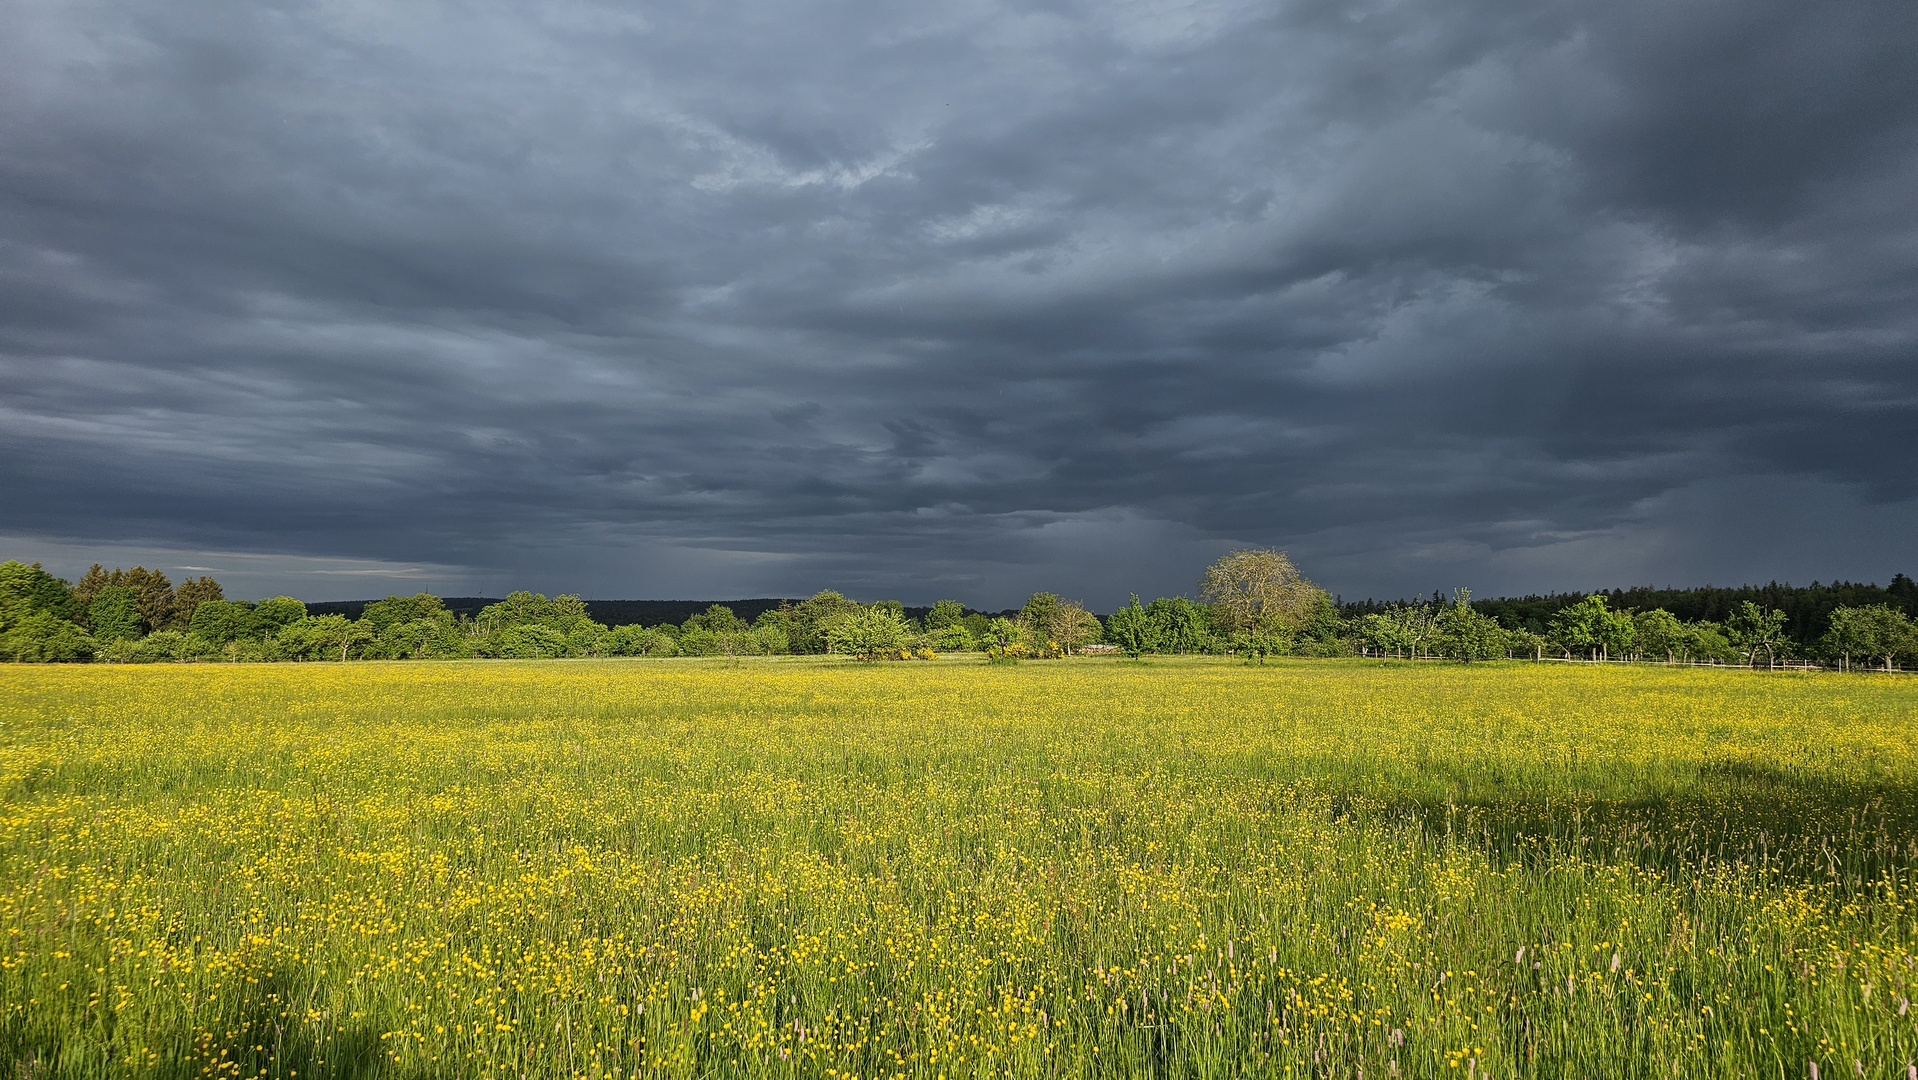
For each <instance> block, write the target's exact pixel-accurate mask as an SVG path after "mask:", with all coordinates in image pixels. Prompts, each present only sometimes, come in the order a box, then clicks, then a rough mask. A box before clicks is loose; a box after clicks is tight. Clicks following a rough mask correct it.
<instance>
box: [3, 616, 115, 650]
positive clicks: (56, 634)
mask: <svg viewBox="0 0 1918 1080" xmlns="http://www.w3.org/2000/svg"><path fill="white" fill-rule="evenodd" d="M98 648H99V644H98V643H97V642H95V641H94V640H93V636H92V635H91V634H89V633H87V632H86V631H85V630H82V629H81V628H80V626H79V624H77V623H75V622H73V621H72V620H71V619H63V618H61V617H60V616H58V615H55V614H54V613H52V612H50V611H36V612H34V613H33V614H31V615H28V616H27V617H25V618H23V619H20V620H19V621H17V622H15V623H14V624H13V625H12V626H10V627H9V628H8V629H7V631H6V632H5V633H3V634H0V658H4V659H7V660H17V661H26V662H35V661H37V662H41V663H47V662H55V663H69V662H72V661H76V660H91V659H93V654H94V652H95V651H97V650H98Z"/></svg>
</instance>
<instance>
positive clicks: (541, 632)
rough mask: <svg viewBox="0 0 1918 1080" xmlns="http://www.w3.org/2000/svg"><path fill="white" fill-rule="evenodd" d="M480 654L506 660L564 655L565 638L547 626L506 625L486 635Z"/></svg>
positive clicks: (537, 658) (534, 624) (536, 658)
mask: <svg viewBox="0 0 1918 1080" xmlns="http://www.w3.org/2000/svg"><path fill="white" fill-rule="evenodd" d="M482 655H485V656H496V657H499V658H501V659H508V660H541V659H548V658H551V657H555V656H564V655H566V638H565V637H564V636H563V635H561V634H560V632H559V631H557V630H554V629H553V628H552V627H549V626H541V625H538V624H537V623H529V624H526V625H522V626H508V627H506V628H504V629H502V630H499V631H497V632H495V633H494V634H493V635H492V636H490V637H488V638H487V639H486V641H485V644H484V645H483V647H482Z"/></svg>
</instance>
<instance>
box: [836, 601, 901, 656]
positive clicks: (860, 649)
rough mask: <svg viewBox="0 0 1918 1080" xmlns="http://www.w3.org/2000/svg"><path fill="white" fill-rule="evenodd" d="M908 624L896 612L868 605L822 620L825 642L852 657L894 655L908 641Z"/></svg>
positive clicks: (838, 651)
mask: <svg viewBox="0 0 1918 1080" xmlns="http://www.w3.org/2000/svg"><path fill="white" fill-rule="evenodd" d="M912 636H913V635H912V628H911V627H909V626H907V625H906V620H905V619H904V618H903V617H902V616H901V615H900V614H899V612H897V611H895V610H893V609H891V608H885V607H869V608H864V609H861V610H859V611H854V612H849V613H846V614H843V615H840V616H838V617H836V618H834V619H833V620H832V621H830V622H829V623H827V624H826V627H825V637H826V644H827V646H828V647H829V648H830V649H831V650H832V651H833V652H836V653H840V654H842V655H845V656H850V657H852V658H854V659H856V660H883V659H888V658H891V659H897V658H898V657H897V655H896V654H898V653H901V652H905V651H908V649H909V647H910V646H911V644H912Z"/></svg>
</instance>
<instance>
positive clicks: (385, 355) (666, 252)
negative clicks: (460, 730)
mask: <svg viewBox="0 0 1918 1080" xmlns="http://www.w3.org/2000/svg"><path fill="white" fill-rule="evenodd" d="M0 25H4V26H5V27H6V28H7V29H6V31H5V32H4V33H0V547H3V548H4V550H0V557H16V558H23V559H29V560H31V559H42V560H44V561H45V562H47V564H48V565H49V567H50V568H52V569H55V570H56V571H59V572H62V573H67V574H73V573H77V572H78V571H79V570H81V569H83V568H84V567H85V565H86V564H87V563H88V562H90V561H92V560H93V559H95V558H100V559H103V560H105V561H107V562H108V563H109V565H112V564H114V563H115V562H116V561H118V562H119V563H120V564H122V565H128V564H131V563H132V562H134V561H145V562H146V563H147V564H148V565H155V564H158V565H160V566H162V567H163V568H166V569H167V570H168V571H169V573H172V574H174V575H175V577H176V578H177V577H179V576H184V575H185V574H187V573H200V572H211V573H213V574H214V576H216V577H220V578H221V579H222V580H223V581H226V582H227V583H228V584H229V586H231V589H230V591H231V592H233V593H235V594H237V595H240V596H253V595H261V594H267V593H271V592H277V591H282V590H284V591H289V592H292V593H293V594H294V595H298V596H301V597H303V598H306V599H312V600H318V599H332V598H346V597H362V596H369V595H383V594H385V593H386V592H389V591H395V590H399V591H408V592H410V591H414V590H415V589H419V588H430V589H433V590H436V591H440V592H443V593H473V592H481V593H492V594H498V593H499V592H501V591H503V590H505V589H508V588H513V587H530V588H535V589H540V590H544V591H549V592H551V591H577V592H581V593H584V594H586V595H587V596H589V597H602V598H612V597H660V598H667V597H672V598H681V597H684V598H705V597H733V596H761V595H805V594H808V593H810V592H812V591H814V590H816V589H819V588H823V587H836V588H839V589H841V590H843V591H845V592H847V593H848V594H850V595H853V596H855V597H860V598H866V599H871V598H877V597H882V596H891V597H899V598H901V599H904V600H906V601H908V602H929V601H930V600H932V599H935V598H938V597H941V596H953V597H957V598H959V599H962V600H964V601H966V602H968V603H971V604H974V605H979V606H991V607H998V606H1004V605H1009V604H1013V603H1016V602H1017V601H1018V600H1019V599H1020V598H1021V597H1022V596H1023V595H1024V594H1025V593H1027V592H1029V591H1031V590H1034V589H1039V588H1048V589H1053V590H1055V591H1058V592H1061V593H1064V594H1066V595H1068V596H1073V597H1077V598H1079V599H1083V600H1086V601H1088V602H1090V603H1092V604H1093V605H1094V606H1096V607H1099V608H1101V609H1103V608H1106V607H1109V606H1111V605H1113V604H1115V603H1119V602H1122V601H1123V600H1124V597H1125V595H1126V593H1128V592H1133V591H1136V592H1139V593H1141V594H1142V595H1144V596H1146V597H1148V598H1150V597H1151V596H1153V595H1157V594H1164V593H1174V592H1185V591H1188V590H1190V589H1191V587H1192V583H1193V581H1194V579H1195V578H1196V577H1197V575H1198V572H1199V570H1200V569H1201V567H1202V566H1203V565H1204V564H1205V563H1206V562H1207V561H1209V560H1210V559H1211V558H1213V557H1216V556H1217V555H1218V554H1220V553H1222V552H1224V551H1226V550H1229V549H1231V548H1232V547H1235V546H1242V545H1272V546H1278V547H1283V548H1286V549H1288V550H1290V551H1291V552H1292V553H1293V555H1294V557H1295V558H1296V559H1297V561H1298V562H1299V563H1300V564H1301V565H1302V566H1303V567H1304V568H1305V570H1306V571H1307V573H1308V574H1309V575H1310V576H1312V577H1314V578H1315V579H1316V580H1319V581H1320V582H1322V583H1323V584H1325V585H1326V586H1328V587H1329V588H1331V589H1333V590H1334V591H1336V592H1339V593H1341V594H1343V595H1344V596H1345V597H1347V598H1348V599H1351V598H1356V597H1359V596H1364V595H1373V596H1381V597H1383V596H1399V595H1404V594H1407V593H1413V592H1429V591H1431V590H1432V589H1434V588H1447V589H1449V588H1452V587H1454V586H1457V585H1466V586H1470V587H1472V588H1473V589H1474V590H1475V591H1476V592H1478V593H1480V594H1481V595H1486V594H1496V593H1509V592H1522V591H1533V590H1551V589H1574V588H1588V587H1604V586H1612V585H1623V584H1631V583H1646V582H1651V583H1658V584H1666V583H1672V584H1702V583H1705V582H1715V583H1720V584H1726V583H1738V582H1744V581H1751V580H1758V581H1763V580H1769V579H1772V578H1778V579H1789V580H1794V581H1800V582H1804V581H1809V580H1811V579H1813V578H1819V579H1826V580H1829V579H1831V578H1833V577H1838V576H1844V577H1850V578H1854V579H1866V580H1870V579H1875V580H1878V581H1881V582H1882V581H1884V580H1886V579H1888V578H1889V577H1890V575H1891V574H1892V573H1893V572H1894V571H1899V570H1905V571H1914V570H1918V539H1915V538H1918V529H1915V527H1918V4H1914V3H1912V2H1911V0H1882V2H1878V0H1861V2H1853V0H1834V2H1832V3H1819V4H1807V3H1804V2H1802V0H1745V2H1730V3H1728V2H1717V0H1685V2H1680V3H1673V2H1671V0H1604V2H1598V0H1594V2H1590V3H1551V2H1544V3H1539V2H1513V0H1503V2H1493V0H1455V2H1449V3H1436V2H1435V3H1409V2H1408V3H1344V4H1333V3H1321V2H1281V3H1254V4H1239V3H1231V2H1212V0H1193V2H1158V0H1130V2H1128V0H1117V2H1115V0H1100V2H1096V3H1072V2H1059V3H1035V4H1029V5H1001V4H995V3H990V2H972V0H937V2H934V3H912V2H898V0H890V2H885V3H850V2H847V3H813V4H799V3H790V2H779V0H701V2H698V3H677V2H673V0H665V2H659V3H651V4H644V5H641V4H606V5H599V4H593V3H578V2H573V0H543V2H541V3H537V4H534V3H520V4H487V3H483V2H482V3H473V4H462V5H454V4H444V5H440V4H430V3H385V2H380V3H374V2H364V0H340V2H334V3H302V2H298V0H292V2H285V3H257V2H247V3H237V2H221V0H211V2H209V0H194V2H184V0H145V2H141V3H133V2H129V0H59V2H54V0H0Z"/></svg>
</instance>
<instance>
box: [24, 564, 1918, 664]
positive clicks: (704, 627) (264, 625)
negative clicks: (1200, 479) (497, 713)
mask: <svg viewBox="0 0 1918 1080" xmlns="http://www.w3.org/2000/svg"><path fill="white" fill-rule="evenodd" d="M1769 588H1770V589H1772V590H1773V591H1774V592H1773V594H1774V595H1779V590H1789V589H1790V587H1789V586H1771V587H1769ZM1821 590H1822V591H1821ZM1869 590H1876V591H1875V592H1873V591H1869ZM1197 592H1198V598H1197V599H1196V600H1195V599H1192V598H1189V597H1185V596H1169V597H1159V598H1157V599H1154V600H1152V601H1151V602H1150V603H1141V602H1140V600H1139V598H1138V597H1137V596H1133V597H1132V598H1131V600H1130V602H1129V603H1128V604H1126V606H1124V607H1121V608H1119V609H1118V610H1117V611H1114V612H1112V613H1110V614H1108V615H1106V616H1105V617H1104V618H1103V619H1101V618H1100V617H1098V616H1097V615H1095V614H1093V613H1092V612H1091V611H1089V610H1087V609H1086V607H1085V606H1084V605H1082V604H1079V603H1076V602H1073V601H1071V600H1067V599H1064V598H1062V597H1060V596H1058V595H1057V594H1054V593H1050V592H1041V593H1035V594H1034V595H1033V596H1031V597H1030V598H1029V599H1028V600H1027V601H1026V603H1025V604H1024V605H1023V606H1022V607H1021V608H1020V609H1018V611H1017V612H1016V613H1011V614H1006V615H996V616H995V615H988V614H985V613H981V612H977V611H972V610H970V609H968V608H966V607H965V606H964V605H962V604H961V603H960V602H959V601H957V600H941V601H939V602H938V603H936V604H934V605H932V607H931V608H930V609H920V610H923V611H924V614H923V615H920V616H919V617H916V618H915V617H911V616H909V615H908V613H907V611H906V609H905V607H904V606H903V605H901V604H900V603H899V602H898V601H894V600H881V601H877V602H873V603H859V602H857V601H854V600H851V599H849V598H847V597H846V596H844V595H842V594H840V593H838V592H834V591H832V590H824V591H821V592H819V593H816V594H814V595H813V596H811V597H809V598H807V599H805V600H800V601H786V602H781V603H780V604H779V606H778V607H776V608H772V609H769V610H766V611H763V612H761V613H760V614H759V615H758V616H757V617H756V618H754V619H752V620H751V621H750V622H749V621H747V620H745V619H742V618H740V617H739V616H737V615H736V614H734V612H733V610H732V609H731V608H728V607H726V606H724V605H721V604H714V605H712V606H710V607H708V608H707V609H706V610H704V611H701V612H698V613H696V614H694V615H692V616H691V617H689V618H687V619H685V620H684V621H682V622H677V623H674V622H662V623H659V624H657V625H653V626H644V625H640V624H638V623H632V624H623V625H614V626H608V625H606V624H604V623H600V622H597V621H595V620H594V619H593V618H592V617H591V615H590V613H589V612H588V610H587V607H586V604H585V602H584V601H582V600H581V599H580V598H579V597H578V596H571V595H561V596H554V597H550V598H549V597H547V596H544V595H542V594H538V593H532V592H514V593H512V594H510V595H509V596H507V597H506V598H505V599H503V600H500V601H498V602H497V603H493V604H490V605H488V606H486V607H484V608H481V609H480V610H479V611H478V613H477V614H472V615H467V614H456V613H454V612H452V611H449V610H448V609H447V607H446V605H445V603H444V602H443V601H442V600H441V598H439V597H437V596H434V595H431V594H429V593H418V594H415V595H413V596H389V597H386V598H385V599H383V600H377V601H373V602H371V603H368V604H366V605H365V606H364V607H363V608H362V609H361V611H360V614H359V617H358V618H351V619H349V618H347V617H346V616H345V615H341V614H332V613H328V614H315V613H310V612H308V610H307V607H306V605H305V604H304V603H302V602H301V601H299V600H296V599H294V598H292V597H289V596H277V597H272V598H269V599H265V600H260V601H258V602H255V603H249V602H245V601H238V600H229V599H227V598H226V596H225V592H224V590H223V589H222V587H221V586H220V584H219V583H218V582H217V581H215V580H213V579H212V578H210V577H198V578H190V579H188V580H186V581H183V582H181V583H180V584H179V585H177V586H176V585H174V584H173V583H172V582H171V581H170V580H169V579H168V578H167V576H166V575H165V574H163V573H161V572H159V571H157V570H149V569H146V568H144V567H139V566H136V567H133V568H132V569H130V570H121V569H115V570H111V571H109V570H106V569H104V568H102V567H101V566H99V565H98V564H96V565H94V566H93V567H92V568H91V569H89V570H88V571H87V573H86V574H85V575H84V576H83V577H82V578H81V579H80V581H79V582H78V583H73V584H69V583H68V582H66V581H65V580H62V579H60V578H57V577H54V576H53V575H52V574H49V573H47V572H46V571H45V570H43V569H41V567H40V566H39V564H37V563H36V564H33V565H31V566H29V565H26V564H23V563H19V562H6V563H0V658H4V659H7V660H14V661H87V660H98V661H107V662H120V663H138V662H156V661H190V660H234V661H275V660H281V661H319V660H332V661H347V660H377V659H464V658H474V657H497V658H522V659H536V658H558V657H617V656H650V657H669V656H768V655H791V654H797V655H805V654H826V653H834V654H840V655H845V656H851V657H855V658H859V659H864V660H881V659H894V660H912V659H930V658H932V657H934V656H936V655H938V654H939V653H951V652H977V653H982V654H984V655H985V657H986V658H987V659H989V660H993V661H999V662H1014V661H1018V660H1022V659H1034V660H1039V659H1051V658H1057V657H1062V656H1066V655H1069V654H1073V653H1098V652H1105V653H1121V654H1124V655H1128V656H1135V657H1136V656H1144V655H1147V654H1214V655H1232V656H1237V657H1241V658H1244V659H1246V660H1248V661H1253V662H1259V661H1263V660H1264V659H1265V658H1266V657H1270V656H1309V657H1310V656H1316V657H1336V656H1365V657H1377V658H1380V659H1393V658H1396V659H1408V660H1413V659H1444V660H1457V661H1480V660H1496V659H1506V658H1521V659H1530V660H1535V661H1537V660H1544V659H1547V658H1554V659H1582V660H1592V661H1629V662H1661V663H1706V664H1744V665H1762V666H1775V665H1777V664H1779V663H1781V662H1787V661H1792V660H1811V661H1818V662H1821V663H1827V664H1830V665H1831V666H1834V667H1838V668H1843V669H1850V668H1858V667H1869V668H1874V669H1878V670H1886V671H1889V670H1894V669H1896V668H1898V667H1899V666H1900V665H1909V664H1911V663H1912V662H1913V661H1914V660H1918V630H1914V626H1913V622H1912V619H1911V613H1910V609H1909V608H1908V607H1906V606H1905V600H1906V599H1907V597H1908V598H1909V600H1910V602H1911V603H1912V605H1913V606H1918V589H1914V588H1913V587H1912V583H1911V580H1910V579H1909V578H1907V577H1905V576H1904V575H1902V574H1900V575H1898V576H1897V577H1896V578H1894V579H1893V583H1892V586H1891V587H1890V588H1889V589H1885V590H1879V589H1878V588H1877V587H1876V586H1852V585H1845V586H1815V587H1813V589H1811V590H1799V591H1798V592H1797V593H1795V594H1785V595H1786V596H1787V598H1788V599H1790V600H1792V601H1793V602H1794V604H1795V606H1773V605H1768V604H1764V603H1761V602H1760V601H1759V600H1757V599H1752V598H1750V597H1747V598H1744V599H1738V600H1736V601H1732V602H1730V603H1729V604H1727V605H1726V606H1723V607H1712V606H1710V605H1711V604H1715V603H1717V602H1718V601H1719V600H1721V599H1722V595H1721V594H1723V593H1732V594H1734V595H1736V593H1737V590H1690V591H1679V590H1671V591H1668V592H1667V594H1666V595H1668V596H1671V597H1675V598H1676V600H1675V601H1674V603H1673V604H1672V607H1671V608H1668V607H1665V606H1655V605H1649V604H1646V605H1638V606H1632V605H1629V604H1628V603H1622V602H1620V600H1619V597H1620V596H1621V595H1623V596H1625V597H1626V598H1627V600H1630V599H1635V598H1638V597H1639V596H1642V595H1643V593H1641V592H1640V591H1629V592H1626V593H1623V594H1621V593H1619V592H1610V593H1593V594H1590V595H1567V596H1560V597H1555V598H1552V600H1553V601H1555V602H1556V606H1555V607H1552V609H1551V610H1550V611H1546V610H1544V606H1543V605H1542V604H1541V603H1540V600H1541V598H1538V597H1525V598H1522V599H1519V600H1508V599H1498V600H1473V599H1472V597H1471V595H1470V592H1469V591H1468V590H1465V589H1459V590H1457V591H1455V592H1454V593H1453V594H1452V595H1451V596H1449V597H1447V596H1444V595H1442V594H1434V595H1433V596H1432V597H1431V598H1430V599H1426V600H1416V601H1410V602H1404V601H1401V602H1397V603H1390V604H1379V603H1374V602H1370V601H1367V602H1364V603H1361V604H1347V605H1341V604H1339V603H1337V602H1336V601H1335V600H1334V599H1333V598H1332V597H1331V596H1330V595H1329V594H1328V593H1327V592H1326V591H1325V590H1324V589H1322V588H1320V587H1318V586H1317V585H1315V584H1313V583H1312V582H1311V581H1309V580H1307V579H1306V578H1305V577H1304V576H1303V575H1302V574H1300V572H1299V571H1298V568H1297V567H1295V566H1294V565H1293V564H1292V562H1291V560H1290V559H1289V558H1288V557H1287V556H1286V555H1285V553H1283V552H1278V551H1271V550H1263V549H1248V550H1242V551H1237V552H1233V553H1231V554H1229V555H1227V556H1225V557H1224V558H1221V559H1220V560H1219V561H1218V562H1215V563H1214V564H1212V565H1211V566H1209V567H1207V568H1206V570H1205V573H1204V575H1203V576H1202V577H1201V579H1200V580H1199V582H1198V588H1197ZM1644 592H1645V593H1649V592H1650V591H1649V590H1646V591H1644ZM1701 593H1705V594H1708V595H1707V596H1705V597H1704V598H1703V599H1702V600H1701V598H1700V596H1699V594H1701ZM1760 595H1763V594H1762V593H1761V594H1760ZM1833 596H1838V597H1842V598H1845V599H1850V600H1858V601H1865V602H1860V603H1832V604H1824V601H1825V600H1827V599H1830V598H1831V597H1833ZM1672 608H1676V609H1678V610H1677V611H1674V610H1672ZM1701 611H1707V612H1711V613H1714V614H1718V615H1719V617H1716V618H1712V617H1706V616H1704V615H1701V614H1699V612H1701ZM1794 611H1796V612H1798V614H1797V615H1794ZM1807 611H1816V621H1815V624H1814V626H1815V629H1816V631H1817V633H1816V635H1815V636H1812V635H1810V634H1809V632H1808V631H1807V630H1806V629H1805V628H1804V627H1802V626H1799V625H1798V624H1795V623H1794V619H1802V618H1806V617H1807V616H1805V612H1807Z"/></svg>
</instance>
